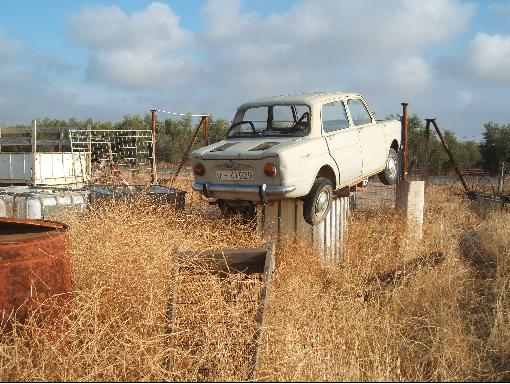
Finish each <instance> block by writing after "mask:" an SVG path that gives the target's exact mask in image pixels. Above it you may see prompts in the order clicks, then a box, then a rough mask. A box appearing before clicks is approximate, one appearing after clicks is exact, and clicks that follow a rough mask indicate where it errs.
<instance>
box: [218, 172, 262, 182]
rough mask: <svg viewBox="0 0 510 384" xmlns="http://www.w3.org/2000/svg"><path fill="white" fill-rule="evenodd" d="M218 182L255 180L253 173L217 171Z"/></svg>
mask: <svg viewBox="0 0 510 384" xmlns="http://www.w3.org/2000/svg"><path fill="white" fill-rule="evenodd" d="M216 177H217V178H218V180H253V171H216Z"/></svg>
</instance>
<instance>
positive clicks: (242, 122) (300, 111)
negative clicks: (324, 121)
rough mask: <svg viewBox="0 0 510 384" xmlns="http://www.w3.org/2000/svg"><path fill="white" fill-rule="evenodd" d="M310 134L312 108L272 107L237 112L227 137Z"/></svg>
mask: <svg viewBox="0 0 510 384" xmlns="http://www.w3.org/2000/svg"><path fill="white" fill-rule="evenodd" d="M308 133H310V107H309V106H307V105H270V106H261V107H251V108H247V109H241V110H239V111H237V114H236V116H235V118H234V122H233V123H232V125H231V126H230V129H229V130H228V133H227V137H259V136H305V135H308Z"/></svg>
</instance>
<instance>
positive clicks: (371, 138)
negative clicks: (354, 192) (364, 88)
mask: <svg viewBox="0 0 510 384" xmlns="http://www.w3.org/2000/svg"><path fill="white" fill-rule="evenodd" d="M347 111H348V113H349V115H350V117H351V121H352V124H353V125H354V126H355V127H356V129H357V132H358V134H359V139H360V145H361V158H362V173H363V175H364V176H370V175H373V174H374V173H375V172H377V171H379V170H380V169H381V168H384V165H385V163H386V158H387V156H388V148H386V141H385V136H384V129H382V127H381V126H380V125H379V124H377V122H376V121H375V118H374V117H373V116H372V114H371V113H370V112H369V111H368V108H367V106H366V105H365V103H364V101H363V100H362V99H360V98H352V99H349V100H347Z"/></svg>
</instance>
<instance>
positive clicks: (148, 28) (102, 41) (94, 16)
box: [69, 2, 192, 50]
mask: <svg viewBox="0 0 510 384" xmlns="http://www.w3.org/2000/svg"><path fill="white" fill-rule="evenodd" d="M179 23H180V21H179V17H178V16H177V15H176V14H175V13H174V12H173V11H172V9H171V8H170V7H169V6H168V5H166V4H163V3H158V2H154V3H152V4H150V5H149V6H148V7H147V8H146V9H144V10H143V11H140V12H135V13H133V14H132V15H130V16H129V15H126V14H125V13H124V12H123V11H122V10H121V9H120V8H119V7H118V6H117V5H111V6H94V7H90V6H88V7H85V8H83V9H82V10H81V11H80V12H78V13H75V14H74V15H72V16H71V17H70V22H69V29H70V32H71V34H72V35H73V37H74V38H76V39H77V40H78V41H80V42H82V43H84V44H86V45H87V46H89V47H90V48H92V49H99V50H111V49H135V50H140V49H143V50H153V49H169V50H174V49H177V48H182V47H185V46H186V45H188V44H190V43H191V41H192V34H191V33H190V32H188V31H186V30H184V29H183V28H181V27H180V25H179Z"/></svg>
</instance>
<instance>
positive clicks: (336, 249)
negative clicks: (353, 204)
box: [257, 197, 349, 262]
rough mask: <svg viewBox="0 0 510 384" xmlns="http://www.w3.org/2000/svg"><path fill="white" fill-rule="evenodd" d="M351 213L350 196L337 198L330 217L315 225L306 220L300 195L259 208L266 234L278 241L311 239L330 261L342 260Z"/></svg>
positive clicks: (264, 233)
mask: <svg viewBox="0 0 510 384" xmlns="http://www.w3.org/2000/svg"><path fill="white" fill-rule="evenodd" d="M348 217H349V198H348V197H337V198H335V199H334V200H333V202H332V206H331V209H330V211H329V213H328V215H327V216H326V218H325V219H324V220H323V221H322V222H321V223H319V224H317V225H314V226H312V225H310V224H308V223H307V222H306V221H305V220H304V218H303V202H302V201H301V200H300V199H283V200H279V201H269V202H267V203H265V204H264V205H260V206H259V207H258V208H257V227H258V231H260V233H261V234H262V235H264V236H265V237H267V238H270V239H273V240H275V241H281V240H282V239H283V238H293V237H294V238H299V239H301V240H304V241H307V242H309V243H310V244H311V245H313V246H315V247H317V249H319V250H320V252H321V254H322V255H323V257H324V259H325V260H326V261H327V262H340V260H341V255H342V244H343V240H344V238H345V233H346V231H347V220H348Z"/></svg>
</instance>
